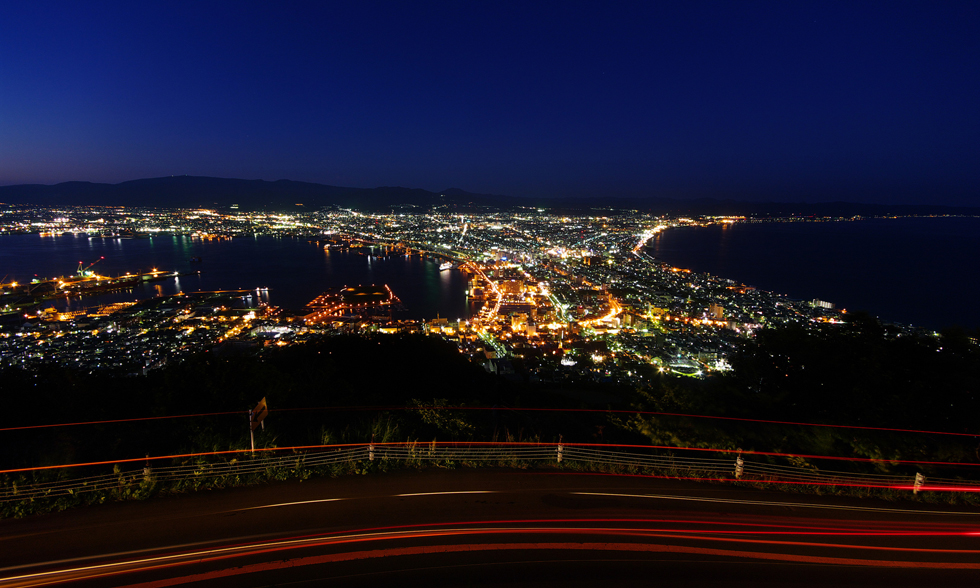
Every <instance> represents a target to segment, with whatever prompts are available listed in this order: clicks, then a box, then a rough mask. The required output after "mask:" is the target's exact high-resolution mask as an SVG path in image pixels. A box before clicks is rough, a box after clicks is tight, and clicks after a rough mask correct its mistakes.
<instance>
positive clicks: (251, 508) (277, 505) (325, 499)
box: [226, 498, 347, 512]
mask: <svg viewBox="0 0 980 588" xmlns="http://www.w3.org/2000/svg"><path fill="white" fill-rule="evenodd" d="M341 500H347V499H346V498H321V499H319V500H300V501H298V502H280V503H278V504H263V505H262V506H250V507H248V508H236V509H235V510H229V511H226V512H238V511H240V510H258V509H262V508H277V507H280V506H298V505H301V504H318V503H321V502H340V501H341Z"/></svg>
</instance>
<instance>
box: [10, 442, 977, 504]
mask: <svg viewBox="0 0 980 588" xmlns="http://www.w3.org/2000/svg"><path fill="white" fill-rule="evenodd" d="M284 449H288V448H284ZM751 455H752V454H751V453H746V455H745V457H751ZM733 457H734V459H733ZM361 462H381V463H384V462H388V463H392V464H397V463H402V464H412V463H415V464H421V463H424V462H442V463H454V464H460V465H490V464H497V465H500V464H508V463H509V464H513V465H521V466H544V465H557V466H561V467H578V466H584V468H586V469H588V468H596V467H597V466H612V467H614V468H617V467H618V468H621V469H626V470H627V471H630V472H631V473H639V474H646V475H651V476H656V477H661V478H676V479H698V480H710V481H717V482H747V483H764V484H778V485H801V486H807V485H810V486H827V487H833V486H839V487H860V488H881V489H892V490H899V491H911V492H920V491H932V492H980V480H965V479H952V478H929V479H928V481H927V480H926V479H925V478H924V477H923V476H922V474H915V475H914V477H913V476H911V475H905V476H902V475H891V474H866V473H851V472H835V471H826V470H818V469H815V468H812V467H809V468H808V467H797V466H791V465H779V464H773V463H766V462H762V461H754V460H748V459H745V458H744V457H743V456H742V455H741V454H738V455H737V457H736V456H732V455H731V454H729V456H728V457H725V458H713V457H698V456H694V457H684V456H678V455H674V454H672V453H670V452H666V451H664V450H651V451H644V452H640V451H624V450H622V449H616V447H615V446H600V447H596V446H594V445H585V444H582V445H576V444H562V443H534V444H506V443H503V444H466V443H436V442H432V443H378V444H374V443H371V444H365V445H357V446H349V445H346V446H339V447H331V446H324V447H320V448H317V450H316V451H306V452H303V453H294V454H290V455H274V454H272V453H259V454H258V455H254V454H248V453H247V451H243V452H242V454H241V457H238V458H235V459H230V460H214V461H205V460H198V461H196V462H195V463H189V464H183V465H174V466H164V467H151V466H150V464H149V461H148V462H147V464H146V466H145V467H143V468H141V469H133V470H128V471H123V470H122V469H121V468H120V467H119V466H118V465H117V466H116V467H115V468H114V471H113V472H112V473H109V474H102V475H92V476H78V477H68V474H67V467H66V469H62V470H54V471H55V472H60V473H59V474H51V473H50V472H51V470H48V474H47V475H59V476H60V478H59V479H55V480H51V481H36V482H27V480H26V479H25V477H24V476H20V477H21V482H20V483H18V482H17V480H16V479H15V478H16V477H15V476H10V475H4V476H3V478H2V479H0V503H8V502H16V501H33V500H38V499H46V498H57V497H62V496H71V495H76V494H81V493H86V492H96V491H111V490H136V489H139V488H141V487H142V488H149V487H155V486H158V485H167V484H173V483H181V482H186V483H191V484H194V483H199V484H205V483H209V482H227V483H233V482H235V481H236V480H237V479H241V478H245V477H248V476H255V475H261V474H268V475H269V476H270V477H271V476H274V475H277V474H278V475H281V476H282V477H291V476H299V475H301V474H302V473H303V472H310V473H312V472H313V471H314V470H315V469H316V468H320V467H325V466H331V465H335V464H357V463H361Z"/></svg>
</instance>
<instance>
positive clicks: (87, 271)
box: [78, 256, 105, 278]
mask: <svg viewBox="0 0 980 588" xmlns="http://www.w3.org/2000/svg"><path fill="white" fill-rule="evenodd" d="M103 259H105V256H102V257H100V258H98V259H96V260H95V261H93V262H92V263H90V264H88V266H86V267H85V268H84V269H83V268H82V263H83V262H81V261H79V262H78V277H80V278H87V277H90V276H93V275H95V272H93V271H91V268H92V266H93V265H95V264H97V263H99V262H100V261H102V260H103Z"/></svg>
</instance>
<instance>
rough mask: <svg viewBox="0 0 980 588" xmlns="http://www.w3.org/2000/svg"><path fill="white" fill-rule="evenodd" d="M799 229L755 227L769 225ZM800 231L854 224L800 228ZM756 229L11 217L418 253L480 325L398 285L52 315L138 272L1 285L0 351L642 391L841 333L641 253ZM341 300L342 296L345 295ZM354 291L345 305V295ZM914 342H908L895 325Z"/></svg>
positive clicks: (826, 313)
mask: <svg viewBox="0 0 980 588" xmlns="http://www.w3.org/2000/svg"><path fill="white" fill-rule="evenodd" d="M788 220H794V219H765V221H766V222H778V221H788ZM807 220H808V221H809V222H814V220H817V221H824V222H826V221H837V222H843V221H845V220H849V219H807ZM738 222H761V221H759V220H758V219H746V218H744V217H700V218H680V217H666V216H663V217H651V216H649V215H645V214H640V213H638V212H636V211H630V210H615V209H608V210H596V211H592V212H590V213H588V214H581V213H580V214H577V215H570V214H554V213H551V212H549V211H548V210H546V209H530V208H523V209H516V210H511V211H503V210H489V209H487V210H481V211H475V212H466V213H453V212H449V211H443V210H438V209H437V210H434V211H431V212H424V213H419V212H390V213H387V214H381V213H364V212H358V211H354V210H345V209H338V208H336V207H333V208H332V209H328V210H322V211H316V212H306V213H294V214H287V213H278V214H274V213H266V212H245V211H238V210H234V209H232V210H223V211H220V210H180V209H174V210H167V209H129V208H113V207H107V208H103V207H70V208H39V207H13V206H8V207H6V208H5V209H4V210H3V211H2V216H0V231H2V232H3V233H8V234H10V233H28V232H29V233H39V234H40V235H42V236H51V235H62V234H75V235H80V236H84V237H88V238H95V239H144V238H153V237H159V236H164V235H184V236H188V237H190V238H192V239H206V240H221V239H235V238H244V237H253V236H256V235H272V236H278V237H294V238H302V239H305V240H307V241H309V242H310V243H311V244H312V245H313V246H316V247H321V248H322V249H323V251H324V255H330V254H331V252H338V251H344V252H348V253H350V252H353V253H360V254H362V255H365V256H382V257H385V256H399V255H400V256H423V257H426V258H429V259H432V260H436V261H438V262H439V263H440V264H442V267H443V269H442V271H451V272H462V274H463V275H464V276H465V277H466V279H467V284H468V285H467V288H466V295H467V300H468V301H469V302H473V303H475V305H474V308H476V309H477V310H476V311H475V312H474V313H472V316H460V317H444V318H438V319H433V320H427V321H421V320H409V319H399V318H397V317H396V316H394V314H393V312H392V311H393V309H397V308H398V305H399V304H400V303H399V302H398V299H397V295H398V293H397V292H392V291H391V289H390V288H388V287H385V288H387V290H384V289H383V290H381V291H380V295H378V294H377V293H374V294H373V295H372V293H371V292H357V295H358V296H353V295H351V294H350V293H349V292H348V293H347V294H348V295H347V296H345V292H343V291H340V292H336V293H333V294H330V293H325V294H324V295H323V296H321V297H320V298H318V299H317V300H312V301H310V302H309V304H308V305H307V306H306V307H305V308H279V307H275V306H270V305H269V302H268V295H267V294H266V293H263V292H262V291H261V287H262V286H261V285H259V286H257V287H256V290H254V291H250V290H243V291H224V292H214V293H190V294H183V293H182V294H179V295H173V296H166V297H156V298H152V299H148V300H143V301H139V302H128V303H115V304H110V305H97V306H91V307H89V308H85V309H81V310H72V311H59V310H56V309H55V308H54V307H53V306H50V305H49V304H50V303H49V302H48V301H51V300H54V299H57V298H62V297H64V298H67V297H71V296H73V295H76V294H78V293H84V292H86V291H87V290H90V289H99V288H103V289H111V290H113V291H118V290H120V289H125V288H126V287H127V286H131V285H132V283H133V281H134V280H144V281H150V280H163V279H172V278H173V276H174V275H175V273H174V272H170V271H168V270H167V268H153V270H152V271H148V272H147V273H146V274H143V275H139V276H137V275H135V274H128V275H124V276H117V277H111V276H100V275H99V274H98V267H99V266H98V265H97V263H96V264H92V266H94V267H93V268H92V269H88V268H85V267H82V265H80V266H79V268H78V273H77V275H76V276H72V277H70V278H64V277H54V276H52V277H51V278H50V279H47V280H44V279H35V280H34V281H33V282H32V283H27V284H17V283H13V282H8V283H4V284H3V285H2V288H3V290H2V300H3V304H2V308H3V309H4V311H5V313H6V314H5V315H4V316H5V317H6V319H7V322H8V323H9V324H10V325H13V326H15V327H16V328H8V329H6V331H5V332H4V333H3V334H2V336H0V353H2V355H0V357H2V362H3V363H4V364H5V365H12V366H20V367H37V366H40V365H42V364H44V363H47V362H54V363H57V364H61V365H64V366H68V367H74V368H81V369H84V370H109V371H114V372H122V373H134V374H138V373H146V371H147V370H151V369H154V368H157V367H162V366H164V365H167V364H168V363H172V362H175V361H180V360H181V358H184V357H187V356H188V355H190V354H193V353H197V352H201V351H204V350H208V349H213V350H214V351H215V352H216V353H218V354H221V353H227V352H234V353H243V352H246V353H260V352H261V350H262V349H263V348H265V347H267V346H269V345H274V346H283V345H289V344H294V343H299V342H304V341H309V340H312V339H316V338H320V337H325V336H330V335H331V334H336V333H351V332H384V333H396V332H424V333H427V334H429V335H432V336H436V337H439V338H443V339H445V340H448V341H451V342H452V343H454V344H455V345H456V346H457V348H458V349H459V351H460V353H463V354H465V355H467V356H468V357H469V358H470V359H471V360H472V361H474V362H477V363H480V364H482V365H483V366H484V367H485V369H487V370H488V371H491V372H493V373H496V374H501V375H505V376H507V377H511V378H518V379H523V380H526V381H529V382H560V381H573V382H589V381H592V382H601V383H609V382H615V383H635V384H642V382H643V380H644V378H649V376H650V375H651V373H652V372H659V373H668V374H674V375H679V376H689V377H695V378H702V377H707V376H709V375H710V374H712V373H715V372H722V371H726V370H729V369H731V368H730V364H729V361H728V360H729V356H730V354H731V353H733V352H734V351H736V350H737V349H738V347H739V345H740V344H741V343H742V342H744V341H746V340H747V339H750V338H751V337H752V336H753V333H754V332H755V331H757V330H758V329H759V328H761V327H763V326H765V325H770V326H778V325H787V324H795V325H800V326H804V327H806V328H807V329H811V330H817V329H822V328H833V326H834V325H835V324H837V323H839V322H840V320H841V316H842V312H845V311H843V310H838V309H835V308H834V305H833V304H831V303H829V302H824V301H820V300H792V299H789V298H787V297H785V296H781V295H777V294H774V293H772V292H767V291H763V290H760V289H757V288H753V287H752V286H749V285H746V284H742V283H740V282H737V281H734V280H731V279H727V278H725V277H720V276H712V275H707V274H699V273H696V272H692V271H691V270H689V269H685V268H677V267H671V266H670V265H668V264H666V263H664V262H662V261H659V260H657V259H654V258H653V257H651V256H650V255H649V253H648V252H647V250H646V249H645V245H646V244H647V243H648V242H649V241H650V240H651V239H653V238H655V237H656V236H657V234H658V233H660V232H661V231H666V230H669V229H671V228H673V227H679V226H691V225H698V226H705V225H709V224H713V223H722V224H731V223H738ZM349 290H350V289H349ZM350 292H353V290H350ZM903 328H905V329H908V330H911V329H912V327H903Z"/></svg>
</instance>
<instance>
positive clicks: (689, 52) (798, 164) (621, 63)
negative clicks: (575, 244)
mask: <svg viewBox="0 0 980 588" xmlns="http://www.w3.org/2000/svg"><path fill="white" fill-rule="evenodd" d="M978 65H980V3H978V2H976V1H969V2H935V1H928V2H899V1H881V2H870V3H862V2H854V1H847V2H839V3H838V2H798V1H773V2H743V1H734V2H732V1H725V2H683V1H680V0H675V1H671V2H652V1H651V2H636V3H630V2H603V3H599V2H596V3H575V2H555V3H533V2H514V3H504V2H497V1H495V2H486V3H475V2H466V1H462V2H461V1H458V0H457V1H455V2H445V3H425V2H384V3H375V2H365V1H355V2H344V3H341V2H310V3H286V4H285V7H282V6H280V3H274V2H254V3H248V2H229V3H216V2H188V3H183V4H181V3H176V2H160V3H155V4H152V5H150V6H145V5H144V3H142V2H132V1H127V2H120V3H112V4H106V3H98V2H71V3H69V2H52V3H47V2H13V1H11V2H5V3H3V5H2V7H0V185H8V184H20V183H45V184H50V183H56V182H61V181H67V180H87V181H97V182H113V183H115V182H120V181H125V180H131V179H137V178H145V177H159V176H169V175H179V174H189V175H207V176H219V177H237V178H249V179H266V180H276V179H281V178H286V179H292V180H303V181H312V182H321V183H326V184H333V185H340V186H357V187H374V186H385V185H388V186H395V185H397V186H408V187H413V188H425V189H429V190H440V189H444V188H448V187H459V188H463V189H466V190H469V191H472V192H481V193H496V194H508V195H512V196H537V197H542V196H543V197H550V196H603V195H609V196H652V197H673V198H693V197H714V198H737V199H743V200H777V201H779V200H782V201H794V202H797V201H809V202H812V201H821V200H850V201H858V202H893V203H943V204H954V205H955V204H959V205H975V206H980V147H978V143H980V99H978V98H980V71H978V70H980V67H978Z"/></svg>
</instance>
